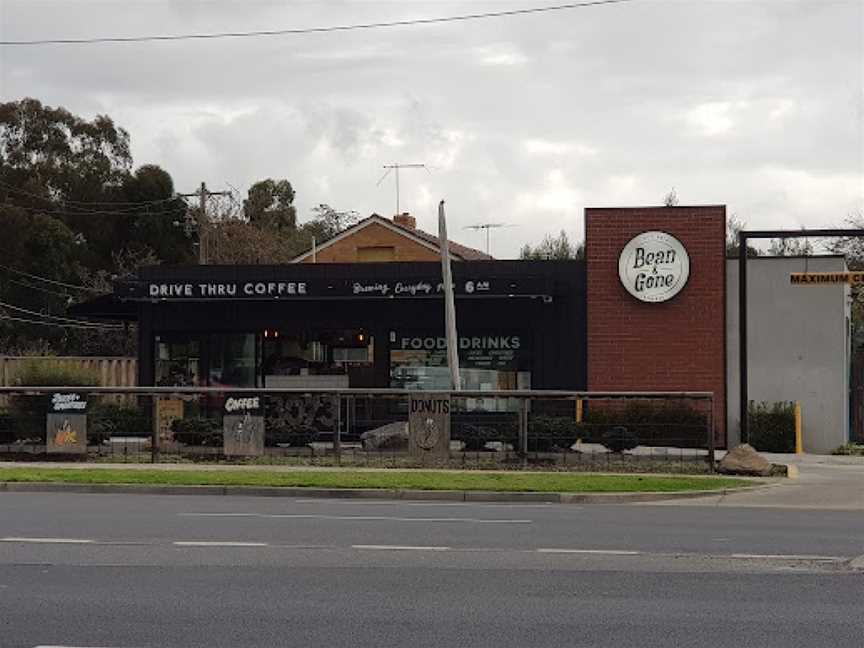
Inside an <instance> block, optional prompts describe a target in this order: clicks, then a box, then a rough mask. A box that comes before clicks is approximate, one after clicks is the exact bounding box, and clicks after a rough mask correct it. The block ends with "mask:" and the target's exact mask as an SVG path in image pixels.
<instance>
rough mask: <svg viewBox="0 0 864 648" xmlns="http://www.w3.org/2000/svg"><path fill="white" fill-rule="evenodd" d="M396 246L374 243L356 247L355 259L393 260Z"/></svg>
mask: <svg viewBox="0 0 864 648" xmlns="http://www.w3.org/2000/svg"><path fill="white" fill-rule="evenodd" d="M395 260H396V248H395V247H393V246H392V245H374V246H368V247H358V248H357V261H360V262H372V261H395Z"/></svg>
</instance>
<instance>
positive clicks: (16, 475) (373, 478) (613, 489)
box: [0, 468, 754, 493]
mask: <svg viewBox="0 0 864 648" xmlns="http://www.w3.org/2000/svg"><path fill="white" fill-rule="evenodd" d="M0 482H55V483H57V482H61V483H67V484H147V485H171V486H178V485H182V486H191V485H207V486H291V487H306V488H387V489H423V490H465V491H469V490H470V491H529V492H540V493H557V492H560V493H633V492H671V491H693V490H714V489H722V488H735V487H740V486H752V485H754V482H753V481H748V480H744V479H735V478H731V477H695V476H663V475H595V474H585V473H580V474H574V473H537V472H522V473H519V472H512V473H511V472H508V473H490V472H443V471H400V470H381V471H352V470H333V471H308V470H306V471H300V470H298V471H266V470H261V471H245V470H244V471H204V470H198V471H196V470H173V471H172V470H123V469H113V468H93V469H72V470H69V469H62V468H0Z"/></svg>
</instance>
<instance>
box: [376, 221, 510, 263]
mask: <svg viewBox="0 0 864 648" xmlns="http://www.w3.org/2000/svg"><path fill="white" fill-rule="evenodd" d="M392 224H393V225H395V226H396V227H398V228H399V229H401V230H404V231H406V232H408V233H410V234H413V235H414V236H416V237H417V238H421V239H423V240H424V241H426V242H427V243H431V244H432V245H438V237H437V236H436V235H435V234H430V233H429V232H424V231H423V230H421V229H416V228H415V229H411V228H410V227H403V226H402V225H400V224H399V223H392ZM449 243H450V254H452V255H453V256H454V257H459V258H460V259H462V260H463V261H492V260H493V257H491V256H489V255H488V254H486V253H485V252H481V251H480V250H475V249H474V248H470V247H468V246H467V245H462V244H461V243H456V242H454V241H450V242H449Z"/></svg>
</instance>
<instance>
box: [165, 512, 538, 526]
mask: <svg viewBox="0 0 864 648" xmlns="http://www.w3.org/2000/svg"><path fill="white" fill-rule="evenodd" d="M178 515H180V516H182V517H206V518H214V517H215V518H218V517H226V518H244V517H245V518H250V517H251V518H269V519H285V520H338V521H345V522H430V523H450V522H453V523H469V524H531V523H532V522H533V520H502V519H490V518H456V517H438V518H433V517H422V518H421V517H394V516H388V515H319V514H313V513H178Z"/></svg>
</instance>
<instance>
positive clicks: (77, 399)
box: [51, 394, 87, 414]
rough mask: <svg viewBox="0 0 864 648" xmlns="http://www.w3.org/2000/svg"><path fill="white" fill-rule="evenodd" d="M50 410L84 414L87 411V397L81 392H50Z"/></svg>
mask: <svg viewBox="0 0 864 648" xmlns="http://www.w3.org/2000/svg"><path fill="white" fill-rule="evenodd" d="M51 411H52V412H58V413H60V412H69V413H72V414H85V413H86V412H87V399H86V398H85V397H84V396H82V395H81V394H52V395H51Z"/></svg>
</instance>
